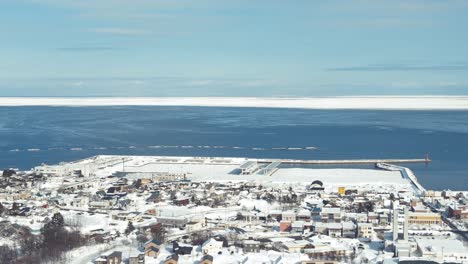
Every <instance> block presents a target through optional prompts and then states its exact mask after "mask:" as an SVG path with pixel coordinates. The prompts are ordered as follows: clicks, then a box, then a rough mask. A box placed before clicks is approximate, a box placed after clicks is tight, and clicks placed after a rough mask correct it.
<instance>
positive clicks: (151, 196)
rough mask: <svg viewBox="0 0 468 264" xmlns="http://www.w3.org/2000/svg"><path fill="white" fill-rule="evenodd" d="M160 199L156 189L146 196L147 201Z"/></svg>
mask: <svg viewBox="0 0 468 264" xmlns="http://www.w3.org/2000/svg"><path fill="white" fill-rule="evenodd" d="M160 201H161V195H160V193H159V192H158V191H156V192H152V193H151V194H150V195H149V197H148V198H146V202H147V203H158V202H160Z"/></svg>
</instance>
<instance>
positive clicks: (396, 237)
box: [392, 208, 398, 241]
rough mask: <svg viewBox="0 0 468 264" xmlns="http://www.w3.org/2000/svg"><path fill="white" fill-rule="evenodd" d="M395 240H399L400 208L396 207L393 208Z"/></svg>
mask: <svg viewBox="0 0 468 264" xmlns="http://www.w3.org/2000/svg"><path fill="white" fill-rule="evenodd" d="M392 225H393V232H392V235H393V241H397V240H398V209H396V208H394V209H393V223H392Z"/></svg>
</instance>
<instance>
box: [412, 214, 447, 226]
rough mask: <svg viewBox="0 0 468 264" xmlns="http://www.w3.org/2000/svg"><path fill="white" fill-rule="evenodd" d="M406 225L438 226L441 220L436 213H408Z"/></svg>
mask: <svg viewBox="0 0 468 264" xmlns="http://www.w3.org/2000/svg"><path fill="white" fill-rule="evenodd" d="M408 223H409V224H416V225H438V224H441V223H442V219H441V218H440V215H439V214H436V213H422V212H417V213H416V212H412V213H409V219H408Z"/></svg>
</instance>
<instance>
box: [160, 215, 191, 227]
mask: <svg viewBox="0 0 468 264" xmlns="http://www.w3.org/2000/svg"><path fill="white" fill-rule="evenodd" d="M156 220H157V221H158V223H161V224H162V225H163V226H165V227H177V228H183V227H185V225H186V224H187V223H188V222H190V221H189V220H188V219H187V218H185V217H183V216H158V217H157V218H156Z"/></svg>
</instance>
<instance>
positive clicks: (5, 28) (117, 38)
mask: <svg viewBox="0 0 468 264" xmlns="http://www.w3.org/2000/svg"><path fill="white" fill-rule="evenodd" d="M0 36H1V37H0V96H275V97H277V96H284V97H296V96H348V95H468V1H461V0H443V1H431V0H425V1H418V0H412V1H406V0H405V1H403V0H391V1H378V0H356V1H354V0H346V1H335V0H327V1H318V0H303V1H301V0H291V1H284V0H268V1H267V0H226V1H224V0H180V1H179V0H1V1H0Z"/></svg>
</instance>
